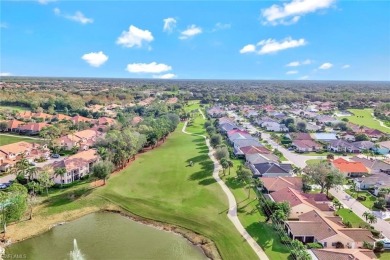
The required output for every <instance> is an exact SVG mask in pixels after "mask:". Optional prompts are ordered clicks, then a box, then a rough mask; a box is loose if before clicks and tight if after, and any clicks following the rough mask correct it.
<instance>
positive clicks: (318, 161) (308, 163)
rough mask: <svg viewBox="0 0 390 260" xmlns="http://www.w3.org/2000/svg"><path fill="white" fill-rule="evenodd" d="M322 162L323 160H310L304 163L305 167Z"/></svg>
mask: <svg viewBox="0 0 390 260" xmlns="http://www.w3.org/2000/svg"><path fill="white" fill-rule="evenodd" d="M322 161H323V159H310V160H307V161H306V164H307V165H314V164H318V163H320V162H322Z"/></svg>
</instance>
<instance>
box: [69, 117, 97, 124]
mask: <svg viewBox="0 0 390 260" xmlns="http://www.w3.org/2000/svg"><path fill="white" fill-rule="evenodd" d="M71 121H72V122H73V124H75V125H77V124H78V123H81V122H89V123H91V122H92V121H93V119H91V118H88V117H84V116H80V115H77V116H74V117H72V119H71Z"/></svg>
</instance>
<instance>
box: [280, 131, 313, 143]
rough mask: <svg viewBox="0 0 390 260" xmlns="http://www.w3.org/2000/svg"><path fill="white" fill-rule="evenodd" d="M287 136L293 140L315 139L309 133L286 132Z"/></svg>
mask: <svg viewBox="0 0 390 260" xmlns="http://www.w3.org/2000/svg"><path fill="white" fill-rule="evenodd" d="M286 137H287V138H290V139H291V140H293V141H294V140H313V138H312V137H311V135H310V134H309V133H290V134H286Z"/></svg>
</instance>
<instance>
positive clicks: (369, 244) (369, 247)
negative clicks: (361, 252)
mask: <svg viewBox="0 0 390 260" xmlns="http://www.w3.org/2000/svg"><path fill="white" fill-rule="evenodd" d="M363 248H365V249H370V250H372V249H374V245H373V244H371V243H369V242H366V241H364V242H363Z"/></svg>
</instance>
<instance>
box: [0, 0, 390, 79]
mask: <svg viewBox="0 0 390 260" xmlns="http://www.w3.org/2000/svg"><path fill="white" fill-rule="evenodd" d="M0 5H1V6H0V7H1V15H0V23H1V24H0V26H1V28H0V33H1V49H0V54H1V64H0V65H1V67H0V73H1V74H0V75H3V76H4V75H16V76H69V77H72V76H74V77H120V78H153V77H154V78H158V77H160V78H161V77H162V78H178V79H293V80H297V79H308V80H390V16H389V15H388V10H390V2H389V1H358V0H357V1H340V0H339V1H337V0H286V1H240V2H233V1H227V2H223V1H214V2H206V1H202V2H192V1H191V2H187V1H175V2H168V1H159V2H151V1H147V2H145V1H144V2H132V1H98V2H93V3H92V2H91V1H50V0H39V1H1V3H0ZM164 25H165V29H164Z"/></svg>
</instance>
